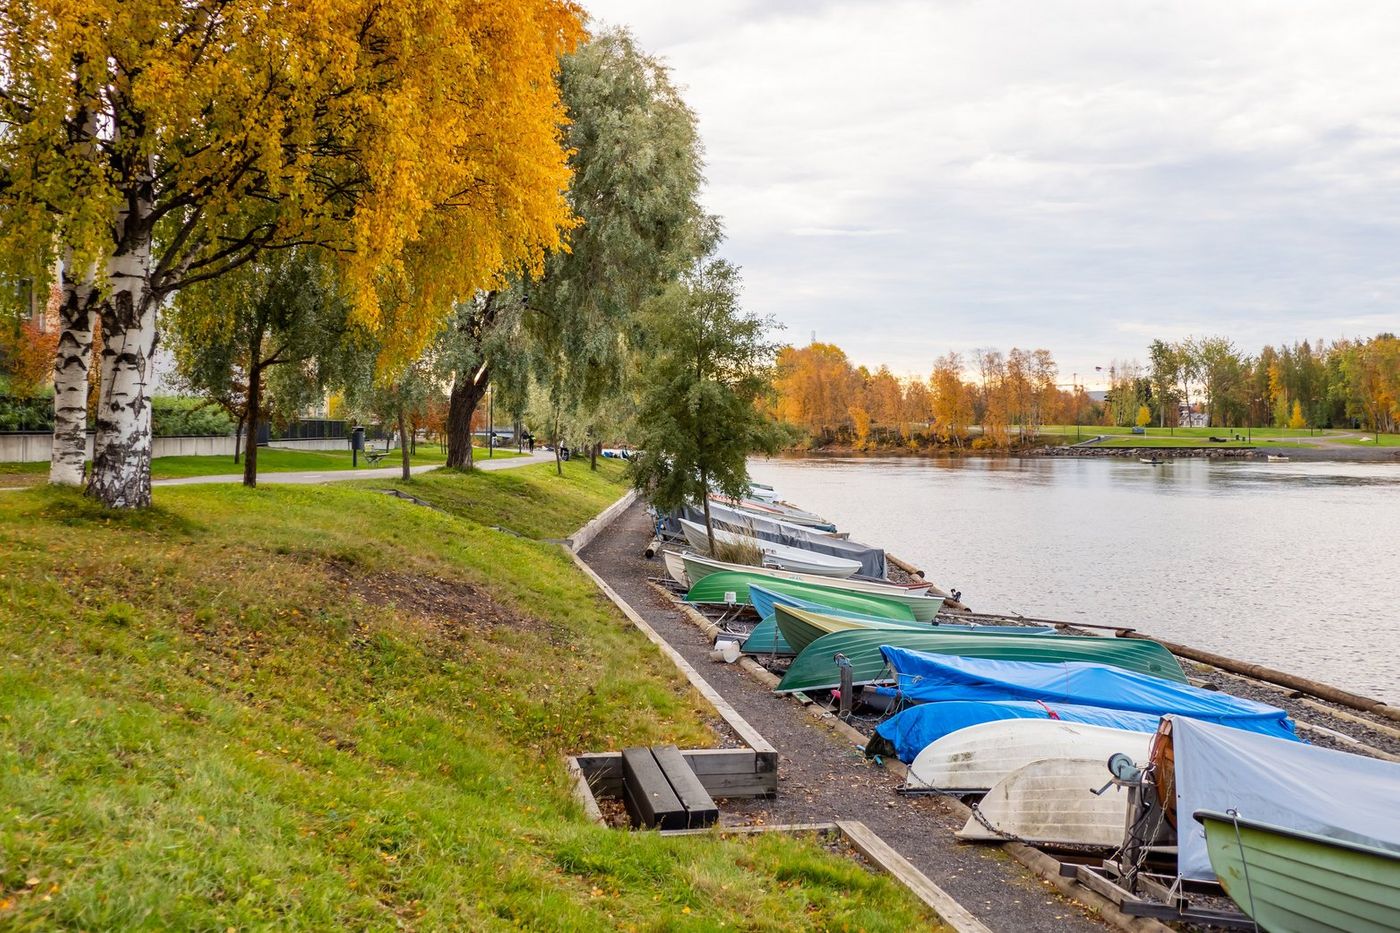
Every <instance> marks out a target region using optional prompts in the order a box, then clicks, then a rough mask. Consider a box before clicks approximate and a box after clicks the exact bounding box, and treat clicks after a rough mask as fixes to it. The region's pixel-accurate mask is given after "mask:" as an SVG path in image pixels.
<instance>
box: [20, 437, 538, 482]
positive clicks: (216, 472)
mask: <svg viewBox="0 0 1400 933" xmlns="http://www.w3.org/2000/svg"><path fill="white" fill-rule="evenodd" d="M486 455H487V451H486V448H484V447H478V448H474V453H473V456H475V457H476V458H478V459H482V460H484V459H487V456H486ZM399 456H400V455H399V452H398V451H397V450H395V451H391V452H390V453H389V455H388V456H387V457H385V458H384V459H383V460H381V461H379V463H378V464H377V465H371V464H370V462H369V461H368V460H366V459H365V457H364V455H363V454H361V455H360V458H359V460H360V463H359V467H358V469H361V470H369V469H378V468H384V467H394V466H398V465H399V464H400V462H401V461H400V459H399ZM520 456H523V455H522V454H519V453H517V452H516V451H514V450H502V449H500V448H497V449H496V457H497V458H501V459H508V458H511V457H520ZM353 459H354V458H353V457H352V456H351V454H350V451H348V450H288V449H284V448H281V447H262V448H259V450H258V474H259V475H261V474H263V473H293V472H301V471H310V470H321V471H331V470H352V469H356V467H354V466H352V460H353ZM411 459H412V462H413V464H414V465H415V466H417V465H421V464H425V463H443V462H445V461H446V460H447V455H446V454H445V453H444V452H443V451H442V449H441V448H439V447H438V446H437V445H436V444H419V445H418V453H416V454H414V455H413V456H412V458H411ZM48 472H49V465H48V463H0V486H32V485H34V484H36V483H42V482H43V481H44V478H45V477H47V476H48ZM242 472H243V464H242V463H241V462H239V463H234V462H233V457H231V456H220V457H157V458H156V459H154V460H152V461H151V477H152V479H181V478H184V477H188V476H221V475H224V474H230V475H232V474H235V473H242Z"/></svg>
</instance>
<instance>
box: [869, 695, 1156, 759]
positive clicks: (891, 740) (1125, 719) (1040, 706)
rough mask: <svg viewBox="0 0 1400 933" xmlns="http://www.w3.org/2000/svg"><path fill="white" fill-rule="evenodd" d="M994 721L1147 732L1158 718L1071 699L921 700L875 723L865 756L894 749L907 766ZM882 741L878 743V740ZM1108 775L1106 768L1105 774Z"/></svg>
mask: <svg viewBox="0 0 1400 933" xmlns="http://www.w3.org/2000/svg"><path fill="white" fill-rule="evenodd" d="M998 719H1062V720H1064V721H1065V722H1082V723H1087V724H1089V725H1094V726H1108V727H1109V728H1111V729H1127V730H1129V731H1132V732H1152V731H1155V730H1156V728H1157V723H1158V722H1159V721H1160V719H1159V717H1157V716H1153V715H1151V714H1149V713H1132V712H1128V711H1126V710H1119V709H1104V708H1103V707H1099V706H1079V705H1077V704H1074V703H1037V702H1035V701H1034V700H1001V701H985V700H949V701H948V702H946V703H920V704H919V705H918V706H911V707H909V708H908V709H906V710H904V711H903V712H901V713H898V714H896V715H894V716H891V717H890V718H889V719H886V720H885V721H884V722H882V723H880V726H879V728H877V729H876V730H875V735H876V736H877V739H874V740H872V741H871V742H870V744H869V745H867V746H866V754H867V755H877V754H889V753H893V754H894V755H895V757H897V758H898V759H899V760H900V761H902V762H904V763H906V764H908V763H909V762H911V761H913V760H914V759H915V758H916V757H918V754H919V752H921V751H923V750H924V749H925V748H927V747H928V746H929V745H932V744H933V743H934V742H936V741H938V740H939V739H941V738H943V737H944V736H945V735H950V734H952V733H954V732H957V731H958V730H959V729H966V728H967V727H968V726H976V725H979V724H981V723H984V722H994V721H996V720H998ZM881 739H882V740H883V742H881V741H879V740H881ZM1105 773H1107V772H1105Z"/></svg>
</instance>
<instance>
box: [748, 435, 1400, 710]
mask: <svg viewBox="0 0 1400 933" xmlns="http://www.w3.org/2000/svg"><path fill="white" fill-rule="evenodd" d="M750 472H751V474H752V476H753V478H754V479H755V480H757V481H759V482H764V483H768V484H770V485H772V486H774V487H776V488H777V489H778V491H779V493H780V495H781V496H782V497H783V498H785V499H788V500H790V501H792V502H794V503H795V504H797V505H799V506H801V507H803V508H805V509H810V510H812V511H814V512H818V513H820V514H822V515H825V516H826V517H827V518H828V519H829V520H831V521H833V522H835V523H836V524H837V526H838V527H840V528H841V529H842V530H843V531H849V532H850V533H851V537H852V538H853V539H855V540H858V541H862V542H865V543H868V544H872V545H877V546H881V547H884V548H885V549H886V550H888V551H889V552H891V553H893V554H896V555H898V556H899V557H901V558H903V559H905V560H907V561H909V562H911V563H912V564H914V565H915V566H917V567H920V568H921V569H923V570H924V571H925V572H926V573H927V574H928V577H929V579H931V580H933V581H934V582H935V583H937V584H938V585H939V586H942V587H944V588H945V589H947V588H955V589H958V590H961V591H962V594H963V600H964V601H965V602H966V603H967V604H968V605H969V606H970V607H971V608H973V609H975V610H977V611H980V612H1014V613H1020V614H1023V615H1029V616H1041V617H1045V618H1053V619H1063V620H1065V621H1079V622H1085V623H1095V624H1108V625H1127V626H1132V627H1134V628H1136V629H1138V630H1139V631H1142V632H1145V633H1148V634H1151V635H1156V636H1158V637H1161V638H1165V639H1168V640H1171V641H1178V642H1181V643H1182V644H1188V645H1193V646H1195V647H1199V648H1205V649H1207V650H1211V651H1216V652H1219V653H1221V654H1225V655H1229V656H1230V657H1234V658H1240V659H1244V660H1249V661H1255V662H1258V663H1261V664H1266V665H1268V666H1270V667H1275V668H1278V669H1280V670H1284V671H1289V672H1291V673H1295V674H1301V675H1304V676H1307V677H1312V678H1314V679H1317V680H1321V681H1324V682H1327V683H1331V684H1334V685H1336V686H1339V687H1343V688H1346V689H1349V690H1354V691H1356V692H1359V693H1363V694H1366V695H1369V696H1373V697H1376V698H1377V699H1381V700H1386V701H1387V702H1391V703H1400V605H1397V604H1400V467H1398V466H1396V465H1393V464H1381V463H1375V464H1372V463H1336V462H1308V463H1304V462H1290V463H1252V462H1234V461H1232V462H1224V461H1208V460H1191V459H1182V460H1177V461H1174V462H1172V463H1170V464H1168V465H1165V466H1156V467H1154V466H1150V465H1148V464H1143V463H1139V462H1137V461H1136V460H1121V459H1116V458H1054V457H1031V458H994V457H969V458H957V459H954V458H937V459H928V458H914V457H859V458H856V457H840V458H835V457H801V458H796V457H794V458H777V459H771V460H756V461H754V462H752V463H751V464H750Z"/></svg>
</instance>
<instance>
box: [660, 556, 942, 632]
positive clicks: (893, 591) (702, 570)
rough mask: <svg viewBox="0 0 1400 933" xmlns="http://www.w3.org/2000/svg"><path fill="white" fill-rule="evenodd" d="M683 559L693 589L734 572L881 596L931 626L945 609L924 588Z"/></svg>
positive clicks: (700, 559) (698, 557) (704, 558)
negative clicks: (708, 579)
mask: <svg viewBox="0 0 1400 933" xmlns="http://www.w3.org/2000/svg"><path fill="white" fill-rule="evenodd" d="M682 559H683V560H684V562H685V572H686V576H687V577H689V578H690V582H691V585H692V586H695V585H697V584H699V582H700V581H701V580H703V579H704V578H705V577H707V576H709V575H710V574H713V573H722V572H725V571H734V572H739V573H752V574H757V575H759V576H763V577H769V578H771V579H775V580H788V581H791V582H793V583H804V584H808V585H811V586H817V587H825V588H827V589H837V590H843V591H845V592H848V593H856V594H858V595H861V596H878V597H880V598H882V599H890V600H894V601H895V602H897V603H900V604H902V605H904V606H905V607H907V608H908V609H909V611H910V613H911V614H912V615H913V616H914V618H915V619H918V620H919V621H920V622H932V621H933V620H934V617H935V616H937V615H938V610H939V609H940V608H942V606H943V598H942V597H941V596H934V595H929V593H928V591H927V590H926V589H923V588H919V589H911V588H909V587H902V586H898V585H896V584H893V583H872V582H868V581H866V580H850V579H840V580H838V579H836V578H833V577H820V576H814V575H812V574H802V573H793V572H791V571H787V570H777V569H775V568H772V567H747V566H745V565H743V564H731V563H728V562H726V561H722V560H715V559H714V558H712V557H705V556H703V555H700V554H694V553H687V554H683V555H682Z"/></svg>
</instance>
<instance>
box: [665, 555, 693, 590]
mask: <svg viewBox="0 0 1400 933" xmlns="http://www.w3.org/2000/svg"><path fill="white" fill-rule="evenodd" d="M661 559H662V561H664V562H665V564H666V573H667V574H669V575H670V577H671V579H672V580H675V581H676V582H677V583H679V584H680V585H681V586H683V587H685V588H686V589H690V577H688V576H686V573H685V561H684V560H682V559H681V554H680V552H679V551H662V552H661Z"/></svg>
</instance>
